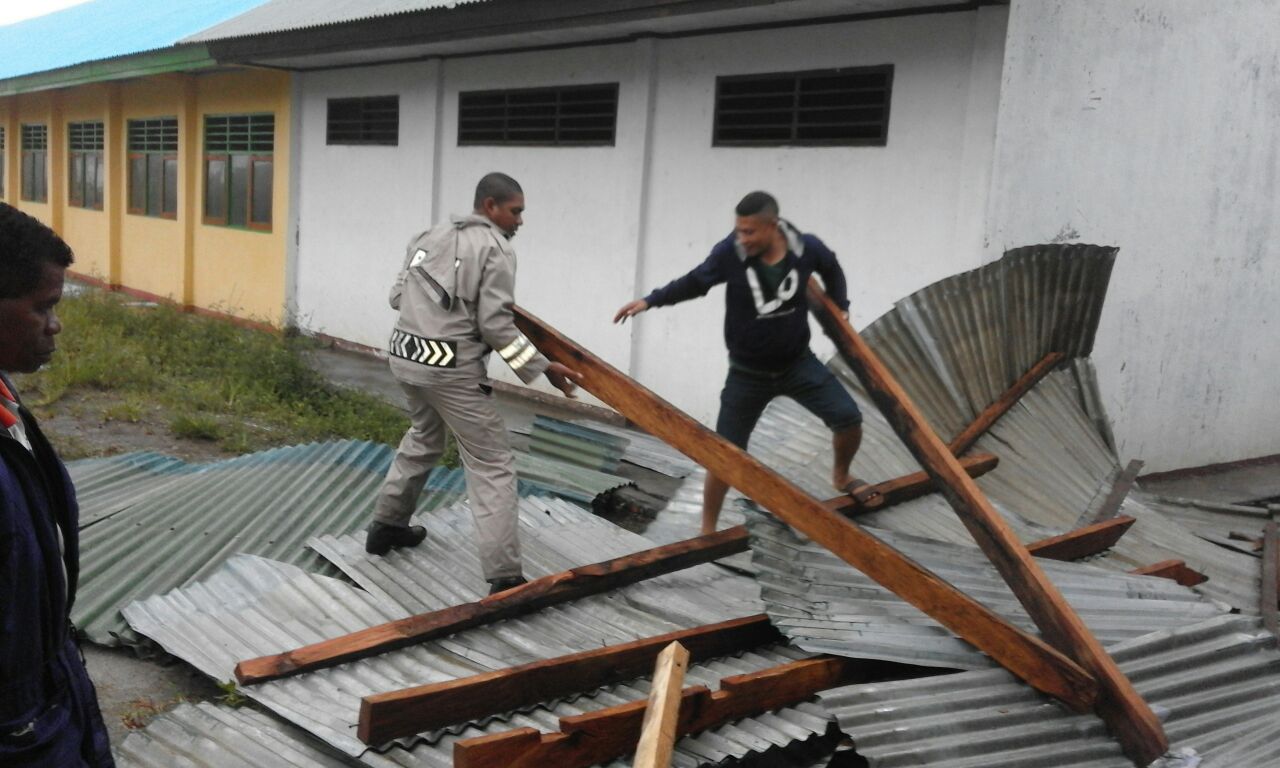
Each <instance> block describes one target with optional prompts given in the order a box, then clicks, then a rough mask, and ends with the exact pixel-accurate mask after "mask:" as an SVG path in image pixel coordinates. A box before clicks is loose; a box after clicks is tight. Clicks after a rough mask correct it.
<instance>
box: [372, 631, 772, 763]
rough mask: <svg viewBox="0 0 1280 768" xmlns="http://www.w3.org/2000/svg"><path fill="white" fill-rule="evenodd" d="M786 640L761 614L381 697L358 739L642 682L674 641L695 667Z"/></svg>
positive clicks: (378, 739)
mask: <svg viewBox="0 0 1280 768" xmlns="http://www.w3.org/2000/svg"><path fill="white" fill-rule="evenodd" d="M782 640H784V638H783V636H782V634H781V633H779V632H778V630H777V629H775V628H774V627H773V625H772V624H770V623H769V617H768V616H765V615H764V614H758V615H756V616H748V617H746V618H743V619H733V620H731V621H722V622H719V623H717V624H707V625H705V626H701V627H696V628H694V629H686V630H681V631H679V632H670V633H668V634H665V635H658V636H657V637H648V638H644V639H641V640H635V641H633V642H630V643H621V644H619V645H609V646H605V647H603V648H597V649H595V650H590V651H583V652H582V653H572V654H568V655H565V656H558V657H556V658H553V659H545V660H542V661H535V662H532V663H530V664H524V665H521V666H518V667H511V668H508V669H500V670H496V671H494V672H486V673H484V674H480V675H473V676H472V677H464V678H460V679H458V680H446V681H444V682H440V683H433V684H430V685H420V686H416V687H413V688H404V689H402V690H399V691H391V692H388V693H376V694H372V695H370V696H366V697H364V699H363V700H362V701H361V702H360V723H359V726H358V730H357V735H358V736H359V737H360V740H361V741H363V742H365V743H366V744H385V743H386V742H388V741H391V740H392V739H398V738H400V737H402V736H412V735H413V734H416V733H422V732H423V731H431V730H435V729H437V728H444V727H446V726H449V725H454V724H457V723H465V722H467V721H470V720H478V719H481V718H484V717H488V716H489V715H495V714H498V713H501V712H510V711H512V710H515V709H519V708H520V707H525V706H530V705H533V704H538V703H541V702H544V701H548V700H550V699H556V698H560V697H563V696H570V695H576V694H579V693H582V692H584V691H591V690H595V689H596V688H599V687H601V686H604V685H611V684H613V683H619V682H622V681H624V680H631V679H634V678H637V677H643V676H644V675H645V674H647V673H648V672H649V671H650V670H652V669H653V665H654V661H655V660H656V659H657V657H658V654H659V653H661V651H662V649H663V648H665V647H667V646H668V645H670V644H671V643H680V644H681V645H682V646H684V647H685V649H686V650H687V651H688V653H689V657H690V658H691V659H692V660H693V661H695V662H697V661H704V660H706V659H711V658H716V657H719V656H728V655H730V654H735V653H741V652H742V651H746V650H749V649H751V648H758V647H759V646H761V645H765V644H767V643H776V642H781V641H782Z"/></svg>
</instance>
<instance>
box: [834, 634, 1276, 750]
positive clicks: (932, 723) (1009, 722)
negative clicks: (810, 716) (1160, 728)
mask: <svg viewBox="0 0 1280 768" xmlns="http://www.w3.org/2000/svg"><path fill="white" fill-rule="evenodd" d="M1109 651H1110V652H1111V654H1112V656H1113V657H1114V658H1115V660H1116V662H1117V663H1118V664H1119V665H1120V669H1121V670H1122V671H1123V672H1124V673H1125V674H1126V675H1127V676H1128V677H1129V679H1130V680H1132V681H1133V684H1134V686H1135V687H1136V688H1137V689H1138V692H1139V693H1140V694H1141V695H1142V696H1143V698H1144V699H1146V700H1147V701H1148V702H1149V703H1150V704H1151V705H1152V707H1153V708H1154V709H1155V711H1156V713H1157V714H1158V715H1160V716H1161V718H1162V720H1163V721H1164V726H1165V731H1166V732H1167V733H1168V735H1169V739H1170V744H1171V745H1172V746H1171V751H1172V752H1173V753H1174V754H1177V753H1179V752H1181V753H1183V754H1185V755H1187V756H1188V757H1192V758H1193V757H1194V756H1197V755H1198V756H1199V757H1201V758H1202V759H1203V760H1204V762H1202V763H1200V765H1201V766H1202V768H1207V766H1218V767H1219V768H1225V766H1231V767H1232V768H1270V767H1271V766H1275V765H1277V764H1280V719H1277V718H1276V715H1275V713H1276V710H1277V708H1280V648H1278V647H1277V640H1276V637H1275V636H1274V635H1272V634H1271V633H1269V632H1266V631H1263V630H1262V629H1261V628H1260V627H1259V624H1258V621H1257V620H1256V619H1254V618H1251V617H1244V616H1221V617H1219V618H1216V619H1210V620H1209V621H1206V622H1202V623H1199V624H1194V625H1191V626H1187V627H1179V628H1172V629H1165V630H1161V631H1159V632H1153V633H1151V634H1148V635H1144V636H1143V637H1140V638H1135V639H1133V640H1129V641H1126V642H1124V643H1121V644H1119V645H1116V646H1113V647H1112V648H1110V649H1109ZM820 698H821V699H822V702H823V704H824V705H825V706H826V707H827V708H828V709H829V710H830V711H831V712H832V713H833V714H834V715H835V717H836V719H837V720H838V721H839V723H840V727H841V730H843V731H844V732H845V733H847V734H849V735H850V736H852V737H853V739H854V743H855V744H856V745H857V749H858V752H859V754H861V755H863V756H864V757H866V758H867V759H868V760H869V761H870V763H871V765H872V766H873V768H893V767H896V766H919V767H920V768H926V767H927V766H938V768H942V767H943V766H945V768H977V767H978V766H981V767H982V768H1026V767H1027V766H1037V768H1077V767H1079V768H1084V767H1085V766H1088V768H1131V766H1132V763H1131V762H1130V761H1129V760H1127V759H1126V758H1125V757H1124V756H1123V755H1121V754H1120V748H1119V746H1118V744H1117V743H1116V742H1115V740H1114V739H1112V738H1111V737H1110V736H1108V735H1107V734H1106V733H1105V731H1104V729H1103V725H1102V722H1101V721H1100V720H1099V719H1097V718H1096V717H1094V716H1092V715H1076V714H1073V713H1071V712H1069V711H1067V710H1066V709H1064V708H1062V707H1061V706H1059V705H1058V704H1056V703H1054V702H1052V701H1050V700H1048V699H1047V698H1045V697H1043V696H1041V695H1040V694H1038V693H1036V692H1035V691H1033V690H1031V689H1030V688H1028V687H1027V686H1025V685H1023V684H1022V683H1021V682H1019V681H1017V680H1015V679H1014V678H1013V677H1012V676H1011V675H1010V674H1009V673H1008V672H1005V671H1004V670H987V671H981V672H965V673H961V674H955V675H943V676H938V677H931V678H924V679H919V680H908V681H901V682H889V683H876V684H871V685H854V686H846V687H844V688H836V689H832V690H830V691H826V692H824V693H823V694H821V696H820ZM1171 764H1177V763H1171ZM1183 764H1184V765H1186V766H1188V767H1189V766H1193V765H1195V764H1196V763H1195V762H1194V760H1187V761H1186V762H1185V763H1183Z"/></svg>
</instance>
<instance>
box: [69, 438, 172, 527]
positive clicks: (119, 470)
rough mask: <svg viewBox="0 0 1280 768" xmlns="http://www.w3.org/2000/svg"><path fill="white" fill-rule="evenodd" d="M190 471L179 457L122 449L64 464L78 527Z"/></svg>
mask: <svg viewBox="0 0 1280 768" xmlns="http://www.w3.org/2000/svg"><path fill="white" fill-rule="evenodd" d="M191 471H192V466H191V465H190V464H187V463H186V462H185V461H183V460H182V459H175V458H173V457H172V456H162V455H161V454H158V453H150V452H144V453H126V454H122V455H119V456H108V457H105V458H95V459H80V460H78V461H72V462H69V463H68V464H67V472H68V473H69V474H70V475H71V481H72V483H74V484H75V488H76V498H77V501H78V502H79V505H80V527H81V528H87V527H89V526H90V525H93V524H94V523H96V522H98V521H99V520H103V519H105V518H108V517H110V516H111V515H114V514H116V513H117V512H121V511H123V510H125V509H128V508H129V507H131V506H133V505H134V504H136V503H138V502H139V501H141V500H142V499H145V498H146V497H148V496H150V495H152V494H154V493H156V492H158V491H161V490H163V488H164V487H165V486H167V485H169V484H170V483H173V482H175V481H176V480H178V479H179V478H181V477H182V476H184V475H186V474H188V473H189V472H191Z"/></svg>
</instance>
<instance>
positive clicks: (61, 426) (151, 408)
mask: <svg viewBox="0 0 1280 768" xmlns="http://www.w3.org/2000/svg"><path fill="white" fill-rule="evenodd" d="M35 413H36V418H38V419H39V420H40V428H41V429H43V430H44V432H45V434H46V435H47V436H48V438H49V441H50V442H51V443H53V447H54V448H55V449H56V450H57V451H58V454H59V455H60V456H61V457H62V459H63V460H64V461H72V460H74V459H83V458H87V457H91V456H114V455H116V454H120V453H132V452H134V451H154V452H156V453H162V454H165V455H166V456H175V457H177V458H180V459H182V460H184V461H190V462H206V461H217V460H219V459H225V458H228V457H231V456H235V455H236V454H234V453H232V452H230V451H226V450H224V449H222V448H221V447H220V446H219V444H218V443H217V442H214V441H210V440H195V439H188V438H180V437H176V436H174V435H173V434H172V432H171V431H170V428H169V422H168V419H167V417H166V411H165V409H164V408H162V407H161V406H159V405H155V404H149V403H126V401H125V398H124V397H122V396H120V395H118V394H115V393H112V392H105V391H87V392H86V391H75V392H68V393H67V394H65V395H63V396H62V398H61V399H59V400H58V402H57V403H54V404H53V405H50V406H45V407H36V408H35Z"/></svg>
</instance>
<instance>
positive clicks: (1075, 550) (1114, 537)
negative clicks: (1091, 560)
mask: <svg viewBox="0 0 1280 768" xmlns="http://www.w3.org/2000/svg"><path fill="white" fill-rule="evenodd" d="M1133 523H1134V519H1133V518H1132V517H1129V516H1127V515H1125V516H1123V517H1113V518H1111V519H1110V520H1107V521H1106V522H1102V523H1094V524H1093V525H1086V526H1085V527H1083V528H1076V529H1075V530H1074V531H1067V532H1066V533H1064V534H1061V535H1058V536H1052V537H1050V538H1047V539H1041V540H1040V541H1037V542H1034V543H1031V544H1028V545H1027V551H1028V552H1030V553H1031V554H1032V555H1033V556H1035V557H1047V558H1049V559H1050V560H1079V559H1080V558H1082V557H1089V556H1090V555H1096V554H1098V553H1099V552H1102V551H1103V550H1106V549H1110V548H1112V547H1114V546H1115V545H1116V542H1117V541H1119V540H1120V537H1121V536H1123V535H1124V534H1125V531H1127V530H1129V528H1130V527H1131V526H1132V525H1133Z"/></svg>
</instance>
